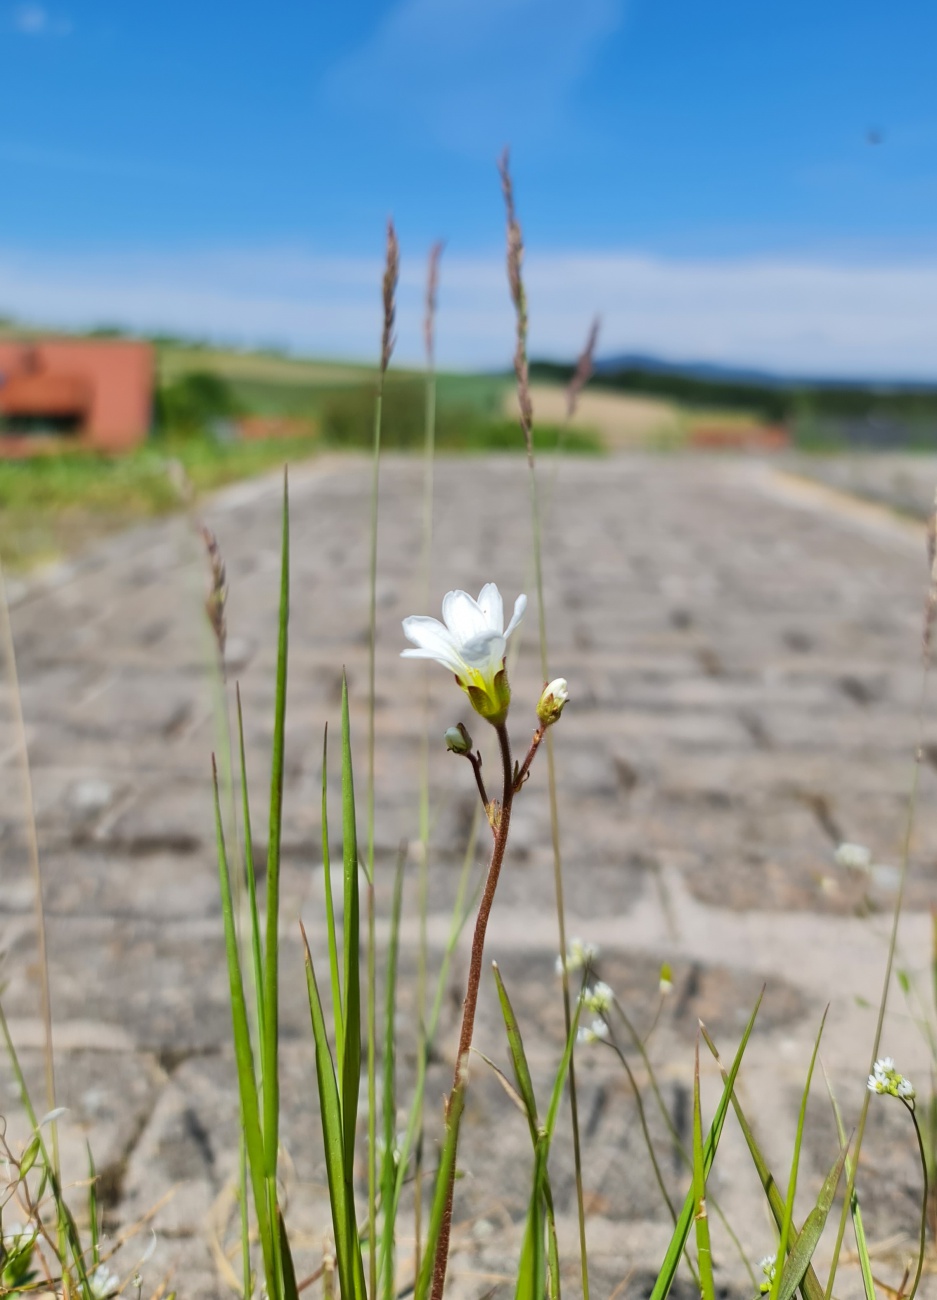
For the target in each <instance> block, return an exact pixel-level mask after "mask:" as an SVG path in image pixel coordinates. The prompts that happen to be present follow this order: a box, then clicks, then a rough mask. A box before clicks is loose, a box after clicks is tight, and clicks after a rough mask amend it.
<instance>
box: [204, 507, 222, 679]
mask: <svg viewBox="0 0 937 1300" xmlns="http://www.w3.org/2000/svg"><path fill="white" fill-rule="evenodd" d="M201 531H202V541H203V542H204V543H205V550H206V551H207V553H208V562H209V564H210V565H211V590H210V591H209V593H208V595H207V596H206V598H205V613H206V614H207V615H208V621H209V623H210V624H211V630H212V632H213V633H214V636H215V641H216V642H217V645H218V657H219V659H220V660H221V664H222V668H223V667H224V649H225V643H226V641H227V639H228V620H227V618H226V617H225V606H226V605H227V603H228V575H227V573H226V571H225V563H224V558H223V556H222V554H221V551H220V549H219V547H218V538H217V537H216V536H215V534H214V533H213V532H212V530H211V529H210V528H209V527H208V525H207V524H202V529H201Z"/></svg>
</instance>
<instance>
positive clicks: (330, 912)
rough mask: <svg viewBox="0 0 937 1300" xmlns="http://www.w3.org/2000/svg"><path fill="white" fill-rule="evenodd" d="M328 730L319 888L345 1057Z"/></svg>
mask: <svg viewBox="0 0 937 1300" xmlns="http://www.w3.org/2000/svg"><path fill="white" fill-rule="evenodd" d="M328 759H329V728H328V723H326V726H325V733H324V735H323V737H322V871H323V876H322V886H323V889H324V890H325V924H326V928H327V930H328V937H329V978H330V980H331V984H332V1018H333V1020H334V1022H335V1055H336V1056H337V1057H338V1059H339V1060H341V1059H342V1057H343V1055H344V1054H345V1021H344V1015H343V1012H342V985H341V979H340V976H339V973H338V936H337V934H336V932H335V904H334V902H333V899H332V855H331V851H330V848H329V800H328V776H329V770H328Z"/></svg>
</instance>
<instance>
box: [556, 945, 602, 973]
mask: <svg viewBox="0 0 937 1300" xmlns="http://www.w3.org/2000/svg"><path fill="white" fill-rule="evenodd" d="M598 955H599V946H598V944H595V943H584V942H583V940H582V939H570V941H569V951H568V952H567V954H566V963H565V965H566V970H567V971H569V972H570V973H572V972H573V971H576V970H582V969H583V967H584V966H591V965H592V964H593V962H594V961H595V960H596V958H597V957H598ZM563 964H564V963H563V958H562V956H560V957H557V959H556V973H557V975H562V974H563Z"/></svg>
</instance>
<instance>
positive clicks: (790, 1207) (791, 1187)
mask: <svg viewBox="0 0 937 1300" xmlns="http://www.w3.org/2000/svg"><path fill="white" fill-rule="evenodd" d="M827 1011H829V1007H827V1010H826V1011H824V1013H823V1019H822V1020H821V1021H820V1028H819V1030H818V1031H817V1037H816V1041H815V1042H814V1044H813V1053H812V1054H811V1057H810V1066H809V1068H808V1070H807V1078H806V1080H805V1082H804V1090H803V1093H802V1095H801V1099H800V1112H799V1114H798V1116H797V1133H796V1135H795V1138H794V1155H793V1157H792V1159H791V1176H790V1179H789V1181H788V1184H787V1200H786V1202H785V1204H784V1222H783V1223H782V1224H781V1240H780V1243H779V1244H778V1262H779V1263H780V1262H781V1261H782V1260H783V1261H785V1267H784V1274H782V1273H781V1270H780V1269H778V1270H777V1272H776V1273H775V1278H774V1285H773V1286H772V1288H771V1300H778V1297H779V1294H780V1289H781V1286H782V1284H784V1277H785V1275H786V1274H787V1250H788V1238H789V1236H790V1231H791V1219H792V1218H793V1216H794V1197H795V1196H796V1194H797V1171H798V1169H799V1167H800V1150H801V1147H802V1145H803V1140H804V1122H805V1120H806V1118H807V1100H808V1098H809V1097H810V1084H811V1082H812V1081H813V1070H814V1066H815V1065H816V1063H817V1053H818V1052H819V1051H820V1039H821V1038H822V1037H823V1027H824V1025H825V1024H826V1016H827ZM843 1159H844V1160H845V1155H844V1156H843ZM808 1221H809V1217H808ZM824 1222H825V1216H824ZM806 1231H807V1224H806V1223H805V1224H804V1233H806ZM801 1236H803V1233H802V1234H801ZM798 1245H800V1243H798ZM814 1245H816V1242H814ZM812 1254H813V1249H812V1248H811V1251H810V1255H812ZM810 1255H808V1256H807V1262H809V1260H810ZM801 1276H803V1269H802V1270H801ZM799 1280H800V1279H799V1278H798V1281H799ZM791 1294H793V1288H792V1289H791Z"/></svg>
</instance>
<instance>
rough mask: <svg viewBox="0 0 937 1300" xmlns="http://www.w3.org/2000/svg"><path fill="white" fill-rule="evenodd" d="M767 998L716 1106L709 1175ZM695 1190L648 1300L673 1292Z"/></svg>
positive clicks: (708, 1146) (708, 1145)
mask: <svg viewBox="0 0 937 1300" xmlns="http://www.w3.org/2000/svg"><path fill="white" fill-rule="evenodd" d="M763 997H764V989H762V991H761V993H759V995H758V1001H757V1002H756V1003H755V1009H754V1010H753V1011H752V1014H751V1017H750V1019H749V1021H748V1024H747V1025H746V1026H745V1032H744V1033H743V1035H742V1041H741V1042H740V1043H739V1046H738V1051H737V1052H736V1053H735V1059H734V1060H733V1062H732V1068H731V1069H730V1071H729V1077H728V1079H727V1080H726V1084H725V1087H724V1088H723V1091H722V1097H721V1098H720V1099H719V1105H718V1106H717V1107H716V1113H715V1115H714V1116H713V1122H712V1124H711V1125H710V1128H709V1133H708V1134H707V1137H706V1142H705V1145H704V1147H703V1169H704V1172H705V1173H706V1175H707V1177H708V1175H709V1171H710V1169H711V1168H712V1162H713V1160H714V1159H715V1156H716V1148H717V1147H718V1145H719V1139H720V1137H721V1136H722V1127H723V1125H724V1124H725V1118H726V1111H727V1110H728V1108H729V1098H730V1097H731V1096H732V1090H733V1088H734V1087H735V1080H736V1076H737V1075H738V1072H739V1068H740V1067H741V1064H742V1057H743V1056H744V1055H745V1049H746V1047H747V1046H748V1040H749V1038H750V1037H751V1033H752V1030H753V1029H754V1027H755V1018H756V1016H757V1015H758V1011H759V1008H760V1007H761V999H762V998H763ZM693 1213H694V1210H693V1189H692V1188H691V1189H690V1191H689V1192H688V1193H687V1197H686V1200H685V1201H684V1203H683V1209H682V1210H681V1211H680V1217H679V1218H678V1219H677V1225H676V1227H675V1228H674V1231H673V1236H672V1237H671V1239H670V1245H669V1246H668V1248H667V1253H666V1255H665V1256H664V1260H663V1263H662V1264H661V1268H660V1272H659V1273H658V1275H657V1281H656V1282H655V1283H654V1288H653V1290H652V1291H651V1294H650V1296H649V1298H648V1300H664V1297H665V1296H666V1295H667V1293H668V1292H669V1291H670V1288H671V1286H672V1284H673V1279H674V1276H675V1275H676V1272H677V1266H678V1264H679V1263H680V1256H681V1255H682V1253H683V1248H684V1245H685V1244H686V1239H687V1235H688V1234H689V1231H690V1224H691V1223H692V1221H693Z"/></svg>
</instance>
